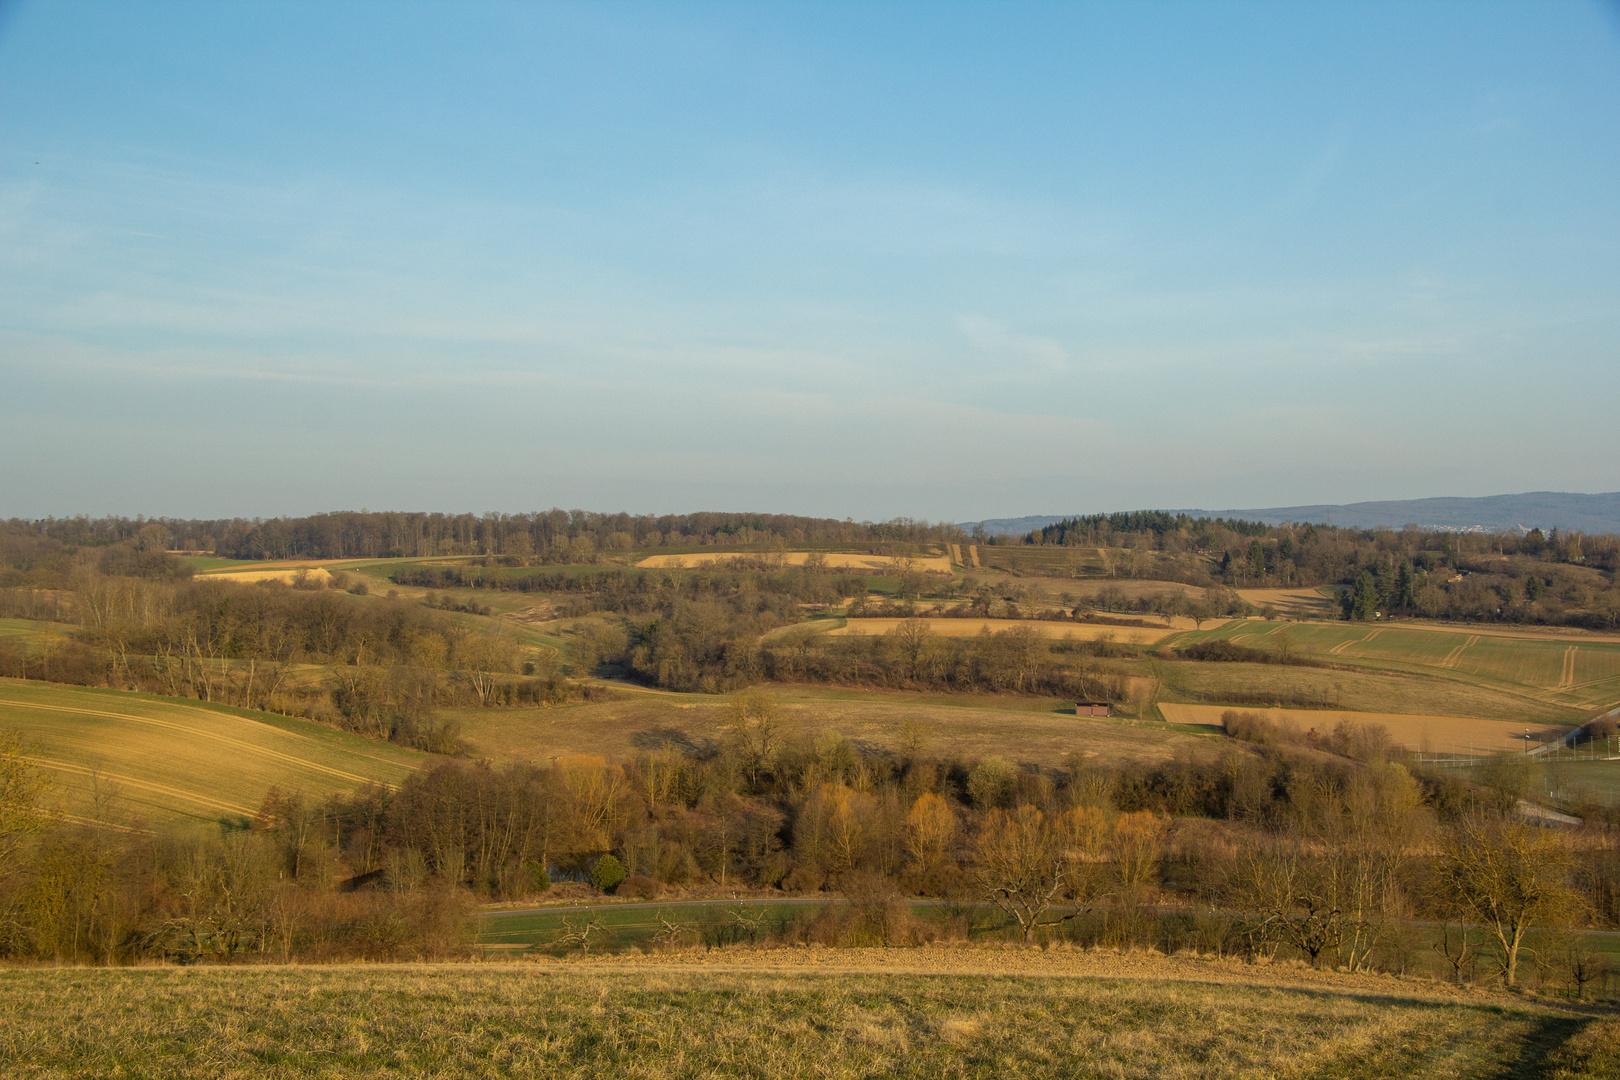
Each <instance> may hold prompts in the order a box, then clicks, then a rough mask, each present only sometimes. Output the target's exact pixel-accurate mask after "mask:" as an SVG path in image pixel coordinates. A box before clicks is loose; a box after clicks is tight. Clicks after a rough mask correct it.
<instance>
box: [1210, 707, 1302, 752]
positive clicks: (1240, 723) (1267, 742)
mask: <svg viewBox="0 0 1620 1080" xmlns="http://www.w3.org/2000/svg"><path fill="white" fill-rule="evenodd" d="M1221 725H1222V726H1223V727H1225V728H1226V733H1227V734H1228V735H1230V736H1232V738H1234V739H1237V740H1239V741H1240V742H1251V743H1258V744H1260V745H1261V746H1275V745H1276V744H1278V743H1285V742H1298V741H1299V729H1298V728H1296V727H1294V725H1293V724H1290V723H1289V722H1287V721H1286V720H1285V721H1281V722H1278V721H1276V720H1273V719H1271V718H1270V717H1267V716H1262V715H1261V714H1260V713H1255V712H1240V711H1239V710H1237V709H1227V710H1226V711H1225V712H1223V713H1221Z"/></svg>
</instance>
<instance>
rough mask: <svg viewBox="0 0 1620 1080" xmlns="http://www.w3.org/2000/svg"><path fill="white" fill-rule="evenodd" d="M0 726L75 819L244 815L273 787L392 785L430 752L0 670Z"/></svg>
mask: <svg viewBox="0 0 1620 1080" xmlns="http://www.w3.org/2000/svg"><path fill="white" fill-rule="evenodd" d="M0 730H5V731H10V732H15V733H16V734H18V735H20V736H21V737H22V740H23V747H24V751H23V752H24V754H25V756H27V757H28V758H29V759H30V760H31V761H32V762H33V763H34V764H35V765H37V766H39V767H40V768H42V769H44V770H45V772H46V773H47V775H48V776H49V778H50V781H51V787H50V790H49V792H48V793H47V797H46V804H47V806H48V807H50V808H51V809H52V810H54V811H57V812H59V813H62V814H64V815H66V816H69V817H71V818H74V819H75V820H82V819H84V818H86V817H93V818H97V819H100V820H110V821H112V822H113V823H117V822H118V821H120V820H123V819H133V820H142V821H153V822H164V821H191V822H199V821H200V822H218V821H240V820H241V819H243V818H249V817H252V816H253V814H254V812H255V811H256V810H257V809H258V807H259V804H260V802H261V801H262V800H263V799H264V795H265V792H266V791H268V790H269V789H270V787H271V786H272V785H274V786H277V787H280V788H282V789H283V790H287V791H302V792H304V793H305V794H306V795H309V796H311V797H314V798H317V799H320V798H324V797H325V796H326V795H328V794H333V793H337V792H349V791H353V790H354V789H355V788H358V787H360V786H361V785H363V784H366V783H369V782H374V781H375V782H381V783H390V784H392V783H398V782H399V781H400V780H402V779H403V778H404V777H405V776H407V775H409V773H410V772H411V771H412V770H413V769H414V768H416V767H417V766H418V765H419V764H421V763H422V762H423V761H425V760H427V755H425V754H422V753H419V752H417V751H414V750H406V749H404V748H403V747H398V746H392V745H390V744H387V743H379V742H374V741H372V740H370V739H364V738H361V737H360V736H358V735H350V734H348V733H345V732H340V731H333V730H331V729H330V728H324V727H321V726H319V725H317V724H310V723H306V722H304V721H300V720H288V719H285V718H282V717H277V716H270V715H267V714H263V713H251V712H248V711H246V710H241V709H228V708H221V707H218V706H209V705H205V704H203V703H201V702H183V701H175V700H173V699H167V698H159V697H153V696H151V695H147V694H127V693H121V692H118V691H113V690H88V689H84V688H81V687H75V686H62V685H59V684H56V683H41V682H33V681H25V680H21V679H0Z"/></svg>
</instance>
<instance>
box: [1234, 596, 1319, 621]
mask: <svg viewBox="0 0 1620 1080" xmlns="http://www.w3.org/2000/svg"><path fill="white" fill-rule="evenodd" d="M1237 594H1238V595H1239V596H1241V597H1242V598H1243V599H1244V601H1245V602H1247V603H1250V604H1253V605H1254V606H1255V607H1257V608H1267V607H1270V608H1275V609H1276V610H1277V611H1278V612H1279V613H1281V614H1283V615H1286V616H1288V617H1289V618H1290V619H1320V618H1322V617H1323V616H1325V615H1329V614H1331V612H1332V611H1333V602H1332V601H1331V600H1329V599H1328V598H1327V597H1325V596H1323V595H1322V594H1321V592H1319V591H1318V590H1316V589H1239V590H1237Z"/></svg>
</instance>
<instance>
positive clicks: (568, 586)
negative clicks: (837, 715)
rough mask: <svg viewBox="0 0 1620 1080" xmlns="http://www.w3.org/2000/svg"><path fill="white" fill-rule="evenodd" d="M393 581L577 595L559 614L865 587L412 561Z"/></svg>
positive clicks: (772, 576)
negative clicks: (418, 564)
mask: <svg viewBox="0 0 1620 1080" xmlns="http://www.w3.org/2000/svg"><path fill="white" fill-rule="evenodd" d="M389 580H391V581H393V582H394V583H395V584H396V585H410V586H415V587H418V588H429V589H495V590H500V591H505V592H520V593H546V594H553V595H555V594H562V595H564V596H572V597H577V598H578V602H577V603H574V604H572V605H569V606H568V610H566V611H564V612H563V614H564V615H565V616H567V615H576V614H577V615H584V614H589V613H590V612H593V611H606V612H613V613H617V614H622V615H632V614H645V613H646V612H649V611H654V610H658V609H660V608H663V607H666V606H668V605H669V604H671V603H674V602H675V601H677V600H688V601H693V600H714V599H720V598H725V597H734V596H738V595H742V594H746V593H758V594H770V595H774V596H780V597H783V598H785V599H787V600H789V601H791V602H792V603H794V604H834V603H838V602H839V601H841V600H846V599H848V598H850V597H852V596H862V595H864V594H865V593H866V579H865V578H864V577H860V576H857V575H851V574H841V573H829V572H826V571H818V570H813V569H803V568H801V569H795V570H777V571H773V572H763V571H756V572H743V573H739V572H735V571H731V572H727V571H717V570H697V571H685V572H682V573H680V574H672V573H669V572H668V571H660V570H600V571H594V572H586V573H561V572H549V573H548V572H544V571H542V572H535V571H533V570H519V569H513V568H509V567H478V566H414V567H402V568H401V569H399V570H396V571H394V572H393V573H392V574H391V575H390V576H389Z"/></svg>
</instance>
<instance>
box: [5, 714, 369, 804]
mask: <svg viewBox="0 0 1620 1080" xmlns="http://www.w3.org/2000/svg"><path fill="white" fill-rule="evenodd" d="M0 705H10V706H12V707H14V708H20V709H40V710H43V711H45V712H61V713H70V714H73V715H78V716H100V717H105V718H107V719H109V720H127V721H130V722H131V723H135V724H149V725H151V726H152V727H158V728H166V729H168V730H170V731H178V732H181V733H183V734H186V735H191V736H193V737H195V738H201V739H212V740H213V741H214V742H221V743H225V744H226V745H228V746H236V747H240V748H241V749H243V750H248V751H251V752H252V753H254V754H255V755H258V756H260V757H272V758H276V759H277V760H280V761H284V762H287V763H288V764H290V765H298V766H301V767H303V768H306V769H310V770H312V771H314V772H321V773H326V774H327V775H328V776H335V777H337V778H339V779H341V780H348V781H351V782H353V783H356V784H368V783H372V782H373V781H372V778H371V777H369V776H360V775H358V774H356V773H351V772H344V771H343V770H342V769H334V768H332V767H331V766H330V765H322V764H320V763H318V762H314V761H310V760H309V759H308V758H300V757H293V756H292V755H291V754H283V753H282V752H281V751H279V750H271V749H270V748H268V747H264V746H255V745H253V744H252V743H250V742H243V741H242V740H241V739H233V738H231V737H230V736H229V735H217V734H215V733H214V732H211V731H198V730H197V729H196V728H191V727H186V726H185V725H184V724H176V723H173V722H172V721H169V720H158V719H155V718H153V717H149V716H132V715H130V714H129V713H115V712H103V711H101V710H98V709H73V708H69V707H67V706H66V705H40V704H36V703H34V702H30V701H8V700H6V699H3V698H0ZM388 786H390V787H391V786H392V785H388Z"/></svg>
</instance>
